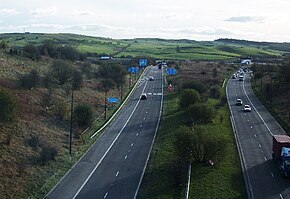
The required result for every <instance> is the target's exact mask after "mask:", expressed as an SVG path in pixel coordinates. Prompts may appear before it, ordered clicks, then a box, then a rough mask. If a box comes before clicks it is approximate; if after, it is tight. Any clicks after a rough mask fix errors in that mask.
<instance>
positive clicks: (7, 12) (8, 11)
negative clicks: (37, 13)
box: [0, 8, 19, 15]
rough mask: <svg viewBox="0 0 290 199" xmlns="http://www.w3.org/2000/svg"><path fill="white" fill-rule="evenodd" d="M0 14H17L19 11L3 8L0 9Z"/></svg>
mask: <svg viewBox="0 0 290 199" xmlns="http://www.w3.org/2000/svg"><path fill="white" fill-rule="evenodd" d="M0 14H1V15H17V14H19V12H18V11H17V10H15V9H8V8H3V9H0Z"/></svg>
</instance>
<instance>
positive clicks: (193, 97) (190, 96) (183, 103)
mask: <svg viewBox="0 0 290 199" xmlns="http://www.w3.org/2000/svg"><path fill="white" fill-rule="evenodd" d="M199 101H200V95H199V93H198V92H197V91H196V90H194V89H185V90H183V91H182V93H181V96H180V101H179V105H180V107H181V109H183V110H185V109H186V108H187V107H189V106H190V105H192V104H195V103H196V102H199Z"/></svg>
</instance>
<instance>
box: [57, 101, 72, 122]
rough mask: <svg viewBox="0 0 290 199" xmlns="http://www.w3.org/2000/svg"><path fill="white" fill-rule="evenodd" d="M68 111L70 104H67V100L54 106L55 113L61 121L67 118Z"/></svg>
mask: <svg viewBox="0 0 290 199" xmlns="http://www.w3.org/2000/svg"><path fill="white" fill-rule="evenodd" d="M68 111H69V107H68V104H66V103H65V102H58V103H56V104H55V106H54V107H53V114H54V115H55V116H56V118H57V119H58V120H60V121H63V120H64V119H65V118H66V116H67V114H68Z"/></svg>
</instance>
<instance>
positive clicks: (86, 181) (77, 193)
mask: <svg viewBox="0 0 290 199" xmlns="http://www.w3.org/2000/svg"><path fill="white" fill-rule="evenodd" d="M146 86H147V82H146V83H145V86H144V88H143V90H142V93H144V90H145V88H146ZM139 102H140V100H138V102H137V103H136V105H135V107H134V109H133V111H132V113H131V114H130V116H129V118H128V119H127V121H126V122H125V124H124V126H123V127H122V129H121V130H120V131H119V133H118V135H117V136H116V137H115V139H114V140H113V142H112V143H111V145H110V146H109V148H108V149H107V151H106V152H105V154H104V155H103V156H102V158H101V159H100V161H99V162H98V164H97V165H96V166H95V168H94V169H93V170H92V172H91V173H90V175H89V176H88V177H87V179H86V180H85V182H84V183H83V184H82V186H81V187H80V188H79V190H78V191H77V192H76V194H75V195H74V197H73V199H75V198H76V197H77V196H78V195H79V193H80V192H81V190H82V189H83V188H84V186H85V185H86V184H87V183H88V181H89V179H90V178H91V177H92V175H93V173H94V172H95V171H96V169H97V168H98V167H99V165H100V164H101V162H102V161H103V159H104V158H105V157H106V155H107V154H108V153H109V151H110V150H111V148H112V147H113V145H114V144H115V142H116V140H117V139H118V138H119V136H120V135H121V133H122V132H123V130H124V129H125V127H126V126H127V124H128V123H129V120H130V119H131V117H132V116H133V114H134V112H135V110H136V109H137V106H138V105H139ZM129 152H130V151H129Z"/></svg>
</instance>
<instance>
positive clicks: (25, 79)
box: [19, 69, 40, 89]
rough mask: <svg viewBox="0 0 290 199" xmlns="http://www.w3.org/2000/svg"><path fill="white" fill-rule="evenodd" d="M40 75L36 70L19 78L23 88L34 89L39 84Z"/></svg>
mask: <svg viewBox="0 0 290 199" xmlns="http://www.w3.org/2000/svg"><path fill="white" fill-rule="evenodd" d="M39 79H40V77H39V74H38V72H37V71H36V70H34V69H33V70H31V71H30V73H28V74H24V75H22V76H20V77H19V84H20V86H21V87H22V88H26V89H32V88H33V87H36V86H37V84H38V83H39Z"/></svg>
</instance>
